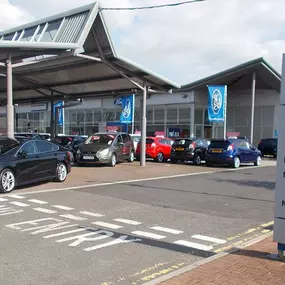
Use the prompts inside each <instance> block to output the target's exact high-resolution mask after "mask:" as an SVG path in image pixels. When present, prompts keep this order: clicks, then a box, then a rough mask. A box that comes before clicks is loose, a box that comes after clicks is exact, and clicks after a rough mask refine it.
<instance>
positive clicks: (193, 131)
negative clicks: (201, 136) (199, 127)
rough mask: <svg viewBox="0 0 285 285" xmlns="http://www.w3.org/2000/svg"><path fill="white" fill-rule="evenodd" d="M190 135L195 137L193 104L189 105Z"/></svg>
mask: <svg viewBox="0 0 285 285" xmlns="http://www.w3.org/2000/svg"><path fill="white" fill-rule="evenodd" d="M190 137H191V138H194V137H195V104H194V103H192V104H191V105H190Z"/></svg>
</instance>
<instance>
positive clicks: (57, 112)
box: [53, 101, 64, 127]
mask: <svg viewBox="0 0 285 285" xmlns="http://www.w3.org/2000/svg"><path fill="white" fill-rule="evenodd" d="M63 105H64V102H63V101H59V102H57V103H56V104H54V105H53V108H54V115H55V116H56V115H57V117H56V119H55V121H56V122H57V125H58V126H59V127H62V126H63V125H64V110H63V109H64V108H59V109H56V108H57V107H62V106H63Z"/></svg>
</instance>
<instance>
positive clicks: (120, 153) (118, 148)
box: [114, 135, 125, 161]
mask: <svg viewBox="0 0 285 285" xmlns="http://www.w3.org/2000/svg"><path fill="white" fill-rule="evenodd" d="M123 149H124V142H123V138H122V136H121V135H118V136H117V138H116V139H115V140H114V150H115V152H116V155H117V160H118V161H123V160H124V159H125V158H124V157H125V156H124V150H123Z"/></svg>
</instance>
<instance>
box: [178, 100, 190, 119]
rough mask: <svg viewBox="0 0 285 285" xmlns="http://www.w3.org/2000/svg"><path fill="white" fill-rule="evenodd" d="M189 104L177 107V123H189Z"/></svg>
mask: <svg viewBox="0 0 285 285" xmlns="http://www.w3.org/2000/svg"><path fill="white" fill-rule="evenodd" d="M190 106H191V105H190V104H185V105H179V123H186V122H190Z"/></svg>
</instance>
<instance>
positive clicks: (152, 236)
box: [132, 231, 166, 239]
mask: <svg viewBox="0 0 285 285" xmlns="http://www.w3.org/2000/svg"><path fill="white" fill-rule="evenodd" d="M132 234H133V235H137V236H142V237H147V238H153V239H163V238H166V236H161V235H157V234H153V233H149V232H142V231H134V232H132Z"/></svg>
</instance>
